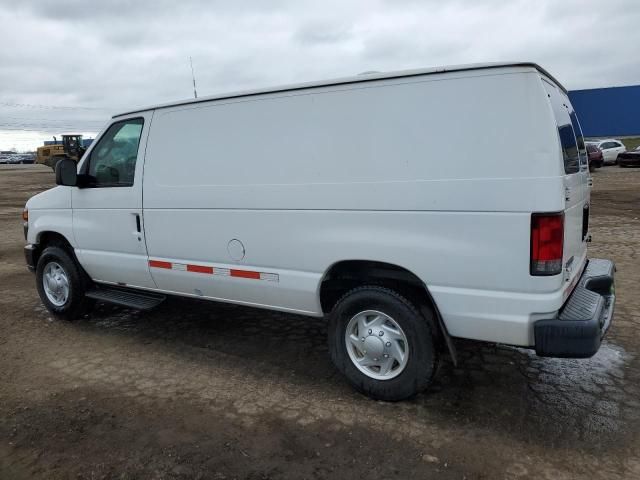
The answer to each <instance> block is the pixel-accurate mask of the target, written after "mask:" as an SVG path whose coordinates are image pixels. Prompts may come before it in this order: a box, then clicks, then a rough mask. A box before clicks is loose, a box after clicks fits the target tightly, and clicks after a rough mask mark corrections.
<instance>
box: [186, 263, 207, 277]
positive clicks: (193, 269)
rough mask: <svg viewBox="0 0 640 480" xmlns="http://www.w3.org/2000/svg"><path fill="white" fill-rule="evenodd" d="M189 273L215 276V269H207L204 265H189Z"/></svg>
mask: <svg viewBox="0 0 640 480" xmlns="http://www.w3.org/2000/svg"><path fill="white" fill-rule="evenodd" d="M187 272H197V273H209V274H211V275H213V267H205V266H204V265H187Z"/></svg>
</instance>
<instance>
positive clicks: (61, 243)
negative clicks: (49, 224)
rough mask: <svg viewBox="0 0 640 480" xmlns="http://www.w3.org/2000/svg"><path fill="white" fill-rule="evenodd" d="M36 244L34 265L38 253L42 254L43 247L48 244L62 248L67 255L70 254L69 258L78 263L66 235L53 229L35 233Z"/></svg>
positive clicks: (38, 255) (36, 261) (36, 262)
mask: <svg viewBox="0 0 640 480" xmlns="http://www.w3.org/2000/svg"><path fill="white" fill-rule="evenodd" d="M36 246H37V248H36V250H35V255H34V261H35V264H36V265H37V264H38V259H39V258H40V255H41V254H42V252H43V251H44V249H45V248H47V247H50V246H56V247H59V248H62V249H63V250H65V251H66V252H67V253H68V254H69V255H71V258H73V259H74V260H75V261H76V263H78V264H79V262H78V259H77V257H76V254H75V251H74V249H73V246H72V245H71V242H70V241H69V240H68V239H67V237H65V236H64V235H62V234H61V233H59V232H55V231H53V230H45V231H42V232H38V234H37V235H36Z"/></svg>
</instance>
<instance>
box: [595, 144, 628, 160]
mask: <svg viewBox="0 0 640 480" xmlns="http://www.w3.org/2000/svg"><path fill="white" fill-rule="evenodd" d="M589 143H592V142H589ZM592 144H593V145H595V146H596V147H598V148H599V149H600V150H602V159H603V165H615V164H616V159H617V158H618V155H619V154H621V153H624V152H626V151H627V147H625V146H624V143H622V142H621V141H620V140H615V139H604V140H598V141H597V142H593V143H592Z"/></svg>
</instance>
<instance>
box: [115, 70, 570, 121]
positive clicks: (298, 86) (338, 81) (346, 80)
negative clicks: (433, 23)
mask: <svg viewBox="0 0 640 480" xmlns="http://www.w3.org/2000/svg"><path fill="white" fill-rule="evenodd" d="M504 67H529V68H534V69H536V70H538V71H539V72H540V73H542V74H543V75H545V76H546V77H548V78H549V79H550V80H552V81H553V82H554V83H555V84H556V85H557V86H558V87H560V89H561V90H562V91H563V92H565V93H567V90H566V89H565V88H564V87H563V86H562V84H561V83H560V82H558V80H556V79H555V78H554V77H553V76H552V75H551V74H550V73H549V72H547V71H546V70H545V69H544V68H542V67H541V66H540V65H538V64H537V63H534V62H493V63H470V64H466V65H450V66H444V67H433V68H418V69H413V70H399V71H394V72H365V73H361V74H359V75H354V76H350V77H342V78H334V79H330V80H320V81H315V82H305V83H295V84H291V85H281V86H276V87H267V88H257V89H253V90H243V91H237V92H230V93H224V94H219V95H210V96H206V97H201V98H194V99H189V100H178V101H176V102H169V103H163V104H159V105H154V106H150V107H144V108H137V109H135V110H129V111H126V112H122V113H119V114H117V115H114V116H113V118H117V117H121V116H123V115H130V114H132V113H140V112H146V111H148V110H156V109H159V108H168V107H176V106H180V105H190V104H193V103H203V102H209V101H211V100H223V99H228V98H237V97H249V96H253V95H262V94H265V93H277V92H288V91H295V90H304V89H307V88H315V87H328V86H334V85H346V84H350V83H363V82H371V81H374V80H385V79H391V78H402V77H415V76H419V75H434V74H438V73H445V72H463V71H469V70H484V69H490V68H504Z"/></svg>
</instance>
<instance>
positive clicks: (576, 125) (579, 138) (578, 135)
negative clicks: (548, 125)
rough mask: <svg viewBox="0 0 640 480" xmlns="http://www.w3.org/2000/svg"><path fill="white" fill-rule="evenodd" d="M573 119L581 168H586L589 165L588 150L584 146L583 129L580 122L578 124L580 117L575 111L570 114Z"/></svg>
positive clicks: (572, 123)
mask: <svg viewBox="0 0 640 480" xmlns="http://www.w3.org/2000/svg"><path fill="white" fill-rule="evenodd" d="M569 117H570V118H571V125H572V126H573V133H575V135H576V141H577V143H578V155H579V156H580V166H581V167H586V166H587V165H588V163H589V162H588V158H587V157H588V156H587V149H586V147H585V144H584V137H583V135H582V128H581V127H580V122H578V116H577V115H576V112H575V111H573V112H571V113H570V114H569Z"/></svg>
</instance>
